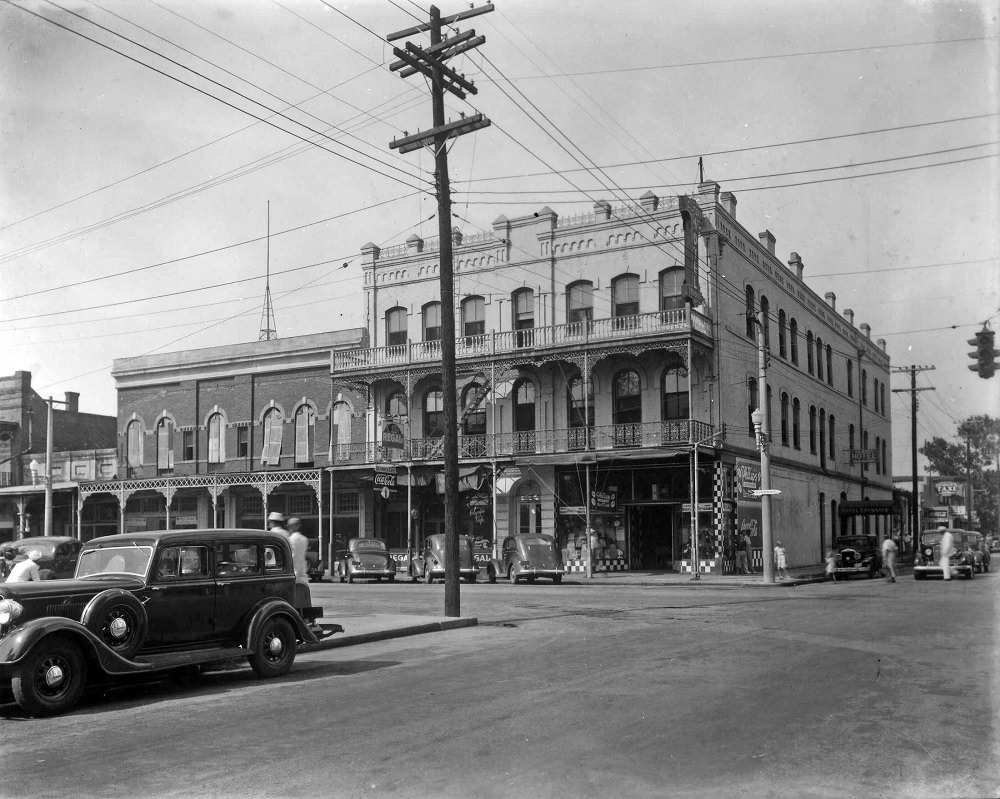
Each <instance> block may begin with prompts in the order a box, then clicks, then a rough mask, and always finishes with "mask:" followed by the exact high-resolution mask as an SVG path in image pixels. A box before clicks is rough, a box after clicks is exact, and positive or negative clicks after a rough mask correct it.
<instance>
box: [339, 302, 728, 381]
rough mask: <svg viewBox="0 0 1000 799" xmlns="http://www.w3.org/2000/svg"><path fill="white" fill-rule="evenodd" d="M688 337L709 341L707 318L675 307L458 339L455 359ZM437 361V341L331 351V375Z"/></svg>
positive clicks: (438, 344) (438, 343)
mask: <svg viewBox="0 0 1000 799" xmlns="http://www.w3.org/2000/svg"><path fill="white" fill-rule="evenodd" d="M692 333H696V334H699V335H700V336H701V337H703V338H704V339H705V340H707V341H710V340H711V338H712V321H711V319H709V318H708V317H707V316H705V315H704V314H700V313H698V312H697V311H691V312H690V313H689V312H688V310H687V309H686V308H678V309H673V310H667V311H655V312H653V313H642V314H633V315H631V316H615V317H610V318H607V319H586V320H581V321H578V322H566V323H563V324H559V325H550V326H547V327H530V328H526V329H523V330H500V331H490V332H486V333H482V334H480V335H475V336H459V337H457V338H456V339H455V357H456V359H463V358H465V359H475V358H479V359H481V358H486V357H492V356H497V355H501V356H506V355H510V354H524V355H526V356H527V355H530V354H531V353H532V352H533V351H536V352H537V351H538V350H543V349H544V350H560V349H565V350H568V351H570V350H578V349H579V348H580V347H582V346H586V345H589V344H604V343H613V342H620V341H623V340H629V341H635V340H643V339H647V340H648V339H655V338H657V337H664V336H674V335H676V336H685V335H690V334H692ZM440 360H441V342H440V341H408V342H406V343H405V344H396V345H391V346H386V347H369V348H366V349H357V350H346V351H336V352H334V353H333V371H334V373H335V374H339V373H358V372H364V371H367V370H373V369H379V368H383V367H399V366H408V365H424V364H428V363H434V362H437V361H440Z"/></svg>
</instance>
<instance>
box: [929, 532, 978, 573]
mask: <svg viewBox="0 0 1000 799" xmlns="http://www.w3.org/2000/svg"><path fill="white" fill-rule="evenodd" d="M947 532H950V533H951V536H952V553H951V557H950V558H949V559H948V563H949V570H950V571H951V572H952V573H954V574H956V575H959V574H961V575H963V576H964V577H965V578H966V579H967V580H971V579H972V578H973V577H975V574H976V571H977V570H981V569H982V568H983V560H982V555H983V554H984V553H983V551H982V549H981V544H980V545H979V546H980V549H979V550H978V551H979V566H978V567H977V565H976V554H975V552H976V550H973V549H972V548H971V542H972V540H973V536H975V537H976V538H981V536H980V535H979V533H974V532H970V531H966V530H959V529H951V530H948V531H947ZM944 533H945V531H944V530H941V529H938V530H927V531H925V532H924V533H922V534H921V536H920V546H919V548H918V549H917V552H916V557H915V558H914V562H913V577H914V579H916V580H924V579H926V578H927V577H929V576H940V577H943V576H944V570H943V569H942V568H941V563H940V561H941V539H942V537H943V536H944ZM985 554H987V555H988V554H989V553H985Z"/></svg>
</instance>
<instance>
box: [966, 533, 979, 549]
mask: <svg viewBox="0 0 1000 799" xmlns="http://www.w3.org/2000/svg"><path fill="white" fill-rule="evenodd" d="M962 543H963V544H964V545H965V546H967V547H969V549H979V536H978V535H963V536H962Z"/></svg>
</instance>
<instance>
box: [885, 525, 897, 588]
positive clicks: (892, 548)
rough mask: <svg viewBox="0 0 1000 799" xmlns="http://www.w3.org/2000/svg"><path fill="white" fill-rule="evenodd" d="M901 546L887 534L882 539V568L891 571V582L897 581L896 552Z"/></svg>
mask: <svg viewBox="0 0 1000 799" xmlns="http://www.w3.org/2000/svg"><path fill="white" fill-rule="evenodd" d="M898 550H899V547H897V546H896V542H895V541H893V540H892V539H891V538H889V537H888V536H886V538H885V540H884V541H882V568H883V569H885V570H886V571H887V572H888V573H889V582H890V583H894V582H896V552H897V551H898Z"/></svg>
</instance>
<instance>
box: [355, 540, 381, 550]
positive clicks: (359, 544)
mask: <svg viewBox="0 0 1000 799" xmlns="http://www.w3.org/2000/svg"><path fill="white" fill-rule="evenodd" d="M351 548H352V549H354V550H355V551H358V552H364V551H366V550H367V551H369V552H385V548H386V547H385V541H382V540H381V539H378V538H358V539H356V540H355V541H354V543H353V546H352V547H351Z"/></svg>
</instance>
